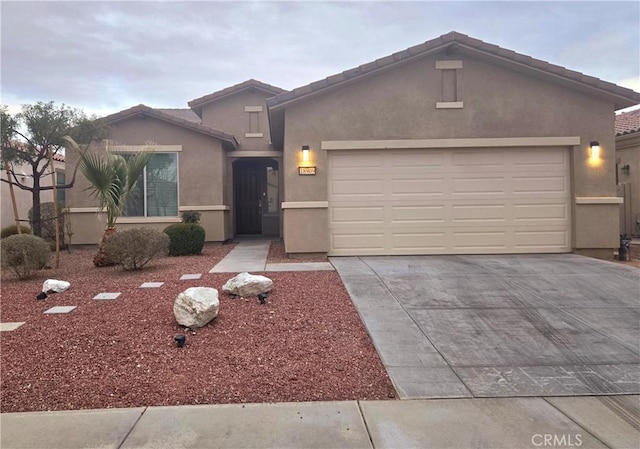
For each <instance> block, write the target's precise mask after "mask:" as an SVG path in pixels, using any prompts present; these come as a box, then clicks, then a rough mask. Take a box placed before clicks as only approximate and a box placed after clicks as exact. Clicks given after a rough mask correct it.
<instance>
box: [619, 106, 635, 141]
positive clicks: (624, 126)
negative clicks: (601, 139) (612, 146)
mask: <svg viewBox="0 0 640 449" xmlns="http://www.w3.org/2000/svg"><path fill="white" fill-rule="evenodd" d="M639 131H640V109H635V110H633V111H629V112H622V113H620V114H617V115H616V136H622V135H624V134H632V133H637V132H639Z"/></svg>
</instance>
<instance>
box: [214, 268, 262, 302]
mask: <svg viewBox="0 0 640 449" xmlns="http://www.w3.org/2000/svg"><path fill="white" fill-rule="evenodd" d="M272 288H273V281H272V280H271V279H269V278H268V277H266V276H260V275H254V274H249V273H240V274H239V275H237V276H236V277H234V278H232V279H229V280H228V281H227V283H226V284H224V285H223V286H222V291H223V292H225V293H230V294H232V295H237V296H244V297H247V296H258V295H259V294H260V293H267V292H268V291H271V289H272Z"/></svg>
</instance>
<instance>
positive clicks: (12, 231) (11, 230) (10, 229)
mask: <svg viewBox="0 0 640 449" xmlns="http://www.w3.org/2000/svg"><path fill="white" fill-rule="evenodd" d="M20 230H21V231H22V233H23V234H31V228H29V227H28V226H22V225H20ZM17 234H18V227H17V226H16V225H11V226H7V227H6V228H2V231H0V238H5V237H9V236H10V235H17Z"/></svg>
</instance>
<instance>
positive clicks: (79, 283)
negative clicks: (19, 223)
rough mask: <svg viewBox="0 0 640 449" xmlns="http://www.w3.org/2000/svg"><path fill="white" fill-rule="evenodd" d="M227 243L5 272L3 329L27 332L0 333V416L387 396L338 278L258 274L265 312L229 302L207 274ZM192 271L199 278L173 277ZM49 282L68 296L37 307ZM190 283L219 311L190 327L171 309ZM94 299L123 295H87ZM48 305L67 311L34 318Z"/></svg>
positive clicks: (77, 255) (65, 260) (220, 279)
mask: <svg viewBox="0 0 640 449" xmlns="http://www.w3.org/2000/svg"><path fill="white" fill-rule="evenodd" d="M232 247H233V245H216V244H207V245H205V249H204V252H203V254H202V255H199V256H189V257H179V258H169V257H167V258H163V259H160V260H158V261H152V262H151V264H152V265H151V266H150V267H149V268H146V269H144V270H142V271H139V272H123V271H122V270H121V269H119V268H94V267H93V265H92V263H91V258H92V256H93V254H94V251H95V250H94V249H76V248H74V249H73V250H72V251H71V253H62V254H61V267H60V268H59V269H48V270H43V271H41V272H39V273H38V275H37V277H36V278H34V279H32V280H29V281H18V280H16V279H15V278H14V277H13V275H12V274H9V273H8V272H3V273H2V285H1V292H2V298H1V302H0V306H1V310H0V313H1V315H0V316H1V321H2V322H13V321H25V322H26V324H24V325H23V326H22V327H20V328H19V329H17V330H15V331H11V332H2V334H1V337H0V339H1V341H0V344H1V354H0V359H1V371H0V393H1V397H0V411H2V412H19V411H37V410H72V409H87V408H109V407H137V406H151V405H182V404H215V403H239V402H280V401H319V400H350V399H388V398H391V397H395V392H394V389H393V386H392V385H391V382H390V381H389V378H388V377H387V374H386V372H385V370H384V367H383V366H382V363H381V361H380V359H379V357H378V355H377V353H376V351H375V349H374V348H373V345H372V343H371V340H370V339H369V337H368V335H367V333H366V331H365V329H364V327H363V325H362V323H361V321H360V319H359V318H358V315H357V312H356V310H355V309H354V307H353V305H352V303H351V300H350V299H349V295H348V294H347V292H346V291H345V289H344V287H343V285H342V282H341V281H340V278H339V276H338V274H337V273H335V272H304V273H286V272H283V273H265V275H267V276H269V277H270V278H271V279H273V281H274V289H273V291H272V292H271V293H270V294H269V297H268V302H267V304H266V305H260V304H259V302H258V300H257V299H256V298H247V299H241V298H238V299H232V298H231V297H229V296H227V295H225V294H223V293H222V292H221V287H222V285H223V284H224V282H226V281H227V280H228V279H229V278H230V277H231V276H232V275H231V274H209V273H208V271H209V270H210V269H211V268H212V267H213V266H214V265H215V264H216V263H217V262H218V261H219V260H220V259H222V257H224V256H225V255H226V254H227V253H228V251H230V250H231V249H232ZM52 260H53V258H52ZM190 273H203V275H202V279H200V280H191V281H180V280H179V278H180V276H181V275H182V274H190ZM47 278H53V279H62V280H66V281H69V282H70V283H71V288H70V289H69V290H68V291H66V292H64V293H59V294H52V295H50V296H49V297H48V298H47V299H46V300H44V301H38V300H36V295H37V294H38V293H39V292H40V290H41V288H42V282H43V281H44V280H45V279H47ZM143 282H164V283H165V284H164V285H163V286H162V287H160V288H155V289H140V288H139V286H140V284H142V283H143ZM193 286H209V287H215V288H217V289H218V290H220V314H219V316H218V317H217V318H216V319H215V320H213V321H212V322H211V323H210V324H209V325H207V326H205V327H204V328H201V329H197V330H196V331H188V330H185V329H184V328H183V327H182V326H179V325H178V324H177V323H176V322H175V319H174V317H173V312H172V307H173V301H174V299H175V297H176V296H177V295H178V293H180V292H181V291H183V290H184V289H186V288H188V287H193ZM102 292H121V293H122V294H121V295H120V297H118V298H117V299H115V300H102V301H99V300H93V299H92V298H93V297H94V296H95V295H96V294H98V293H102ZM57 305H59V306H66V305H70V306H77V308H76V309H75V310H73V311H72V312H71V313H69V314H60V315H45V314H44V311H45V310H47V309H49V308H51V307H53V306H57ZM178 334H185V335H186V336H187V343H186V345H185V347H183V348H177V347H176V345H175V343H174V341H173V337H174V336H175V335H178Z"/></svg>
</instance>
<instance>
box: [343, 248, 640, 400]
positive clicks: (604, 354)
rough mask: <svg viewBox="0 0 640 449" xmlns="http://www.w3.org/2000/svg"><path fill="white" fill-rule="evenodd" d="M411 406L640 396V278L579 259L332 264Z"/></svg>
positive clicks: (400, 259) (399, 259)
mask: <svg viewBox="0 0 640 449" xmlns="http://www.w3.org/2000/svg"><path fill="white" fill-rule="evenodd" d="M331 262H332V263H333V265H334V266H335V267H336V269H337V270H338V272H339V273H340V276H341V277H342V280H343V282H344V284H345V286H346V288H347V290H348V291H349V294H350V295H351V297H352V299H353V302H354V304H355V306H356V308H357V309H358V312H359V313H360V316H361V317H362V319H363V321H364V323H365V325H366V327H367V329H368V331H369V334H370V335H371V337H372V339H373V342H374V344H375V346H376V348H377V350H378V352H379V354H380V356H381V358H382V361H383V363H384V365H385V367H386V368H387V371H388V372H389V375H390V377H391V379H392V381H393V383H394V384H395V386H396V389H397V390H398V393H399V394H400V397H401V398H453V397H510V396H565V395H567V396H573V395H605V394H607V395H609V394H630V393H635V394H638V393H640V270H638V269H636V268H631V267H627V266H623V265H619V264H615V263H613V262H605V261H600V260H596V259H591V258H587V257H582V256H577V255H573V254H562V255H522V256H521V255H513V256H511V255H510V256H406V257H405V256H392V257H334V258H331Z"/></svg>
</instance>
